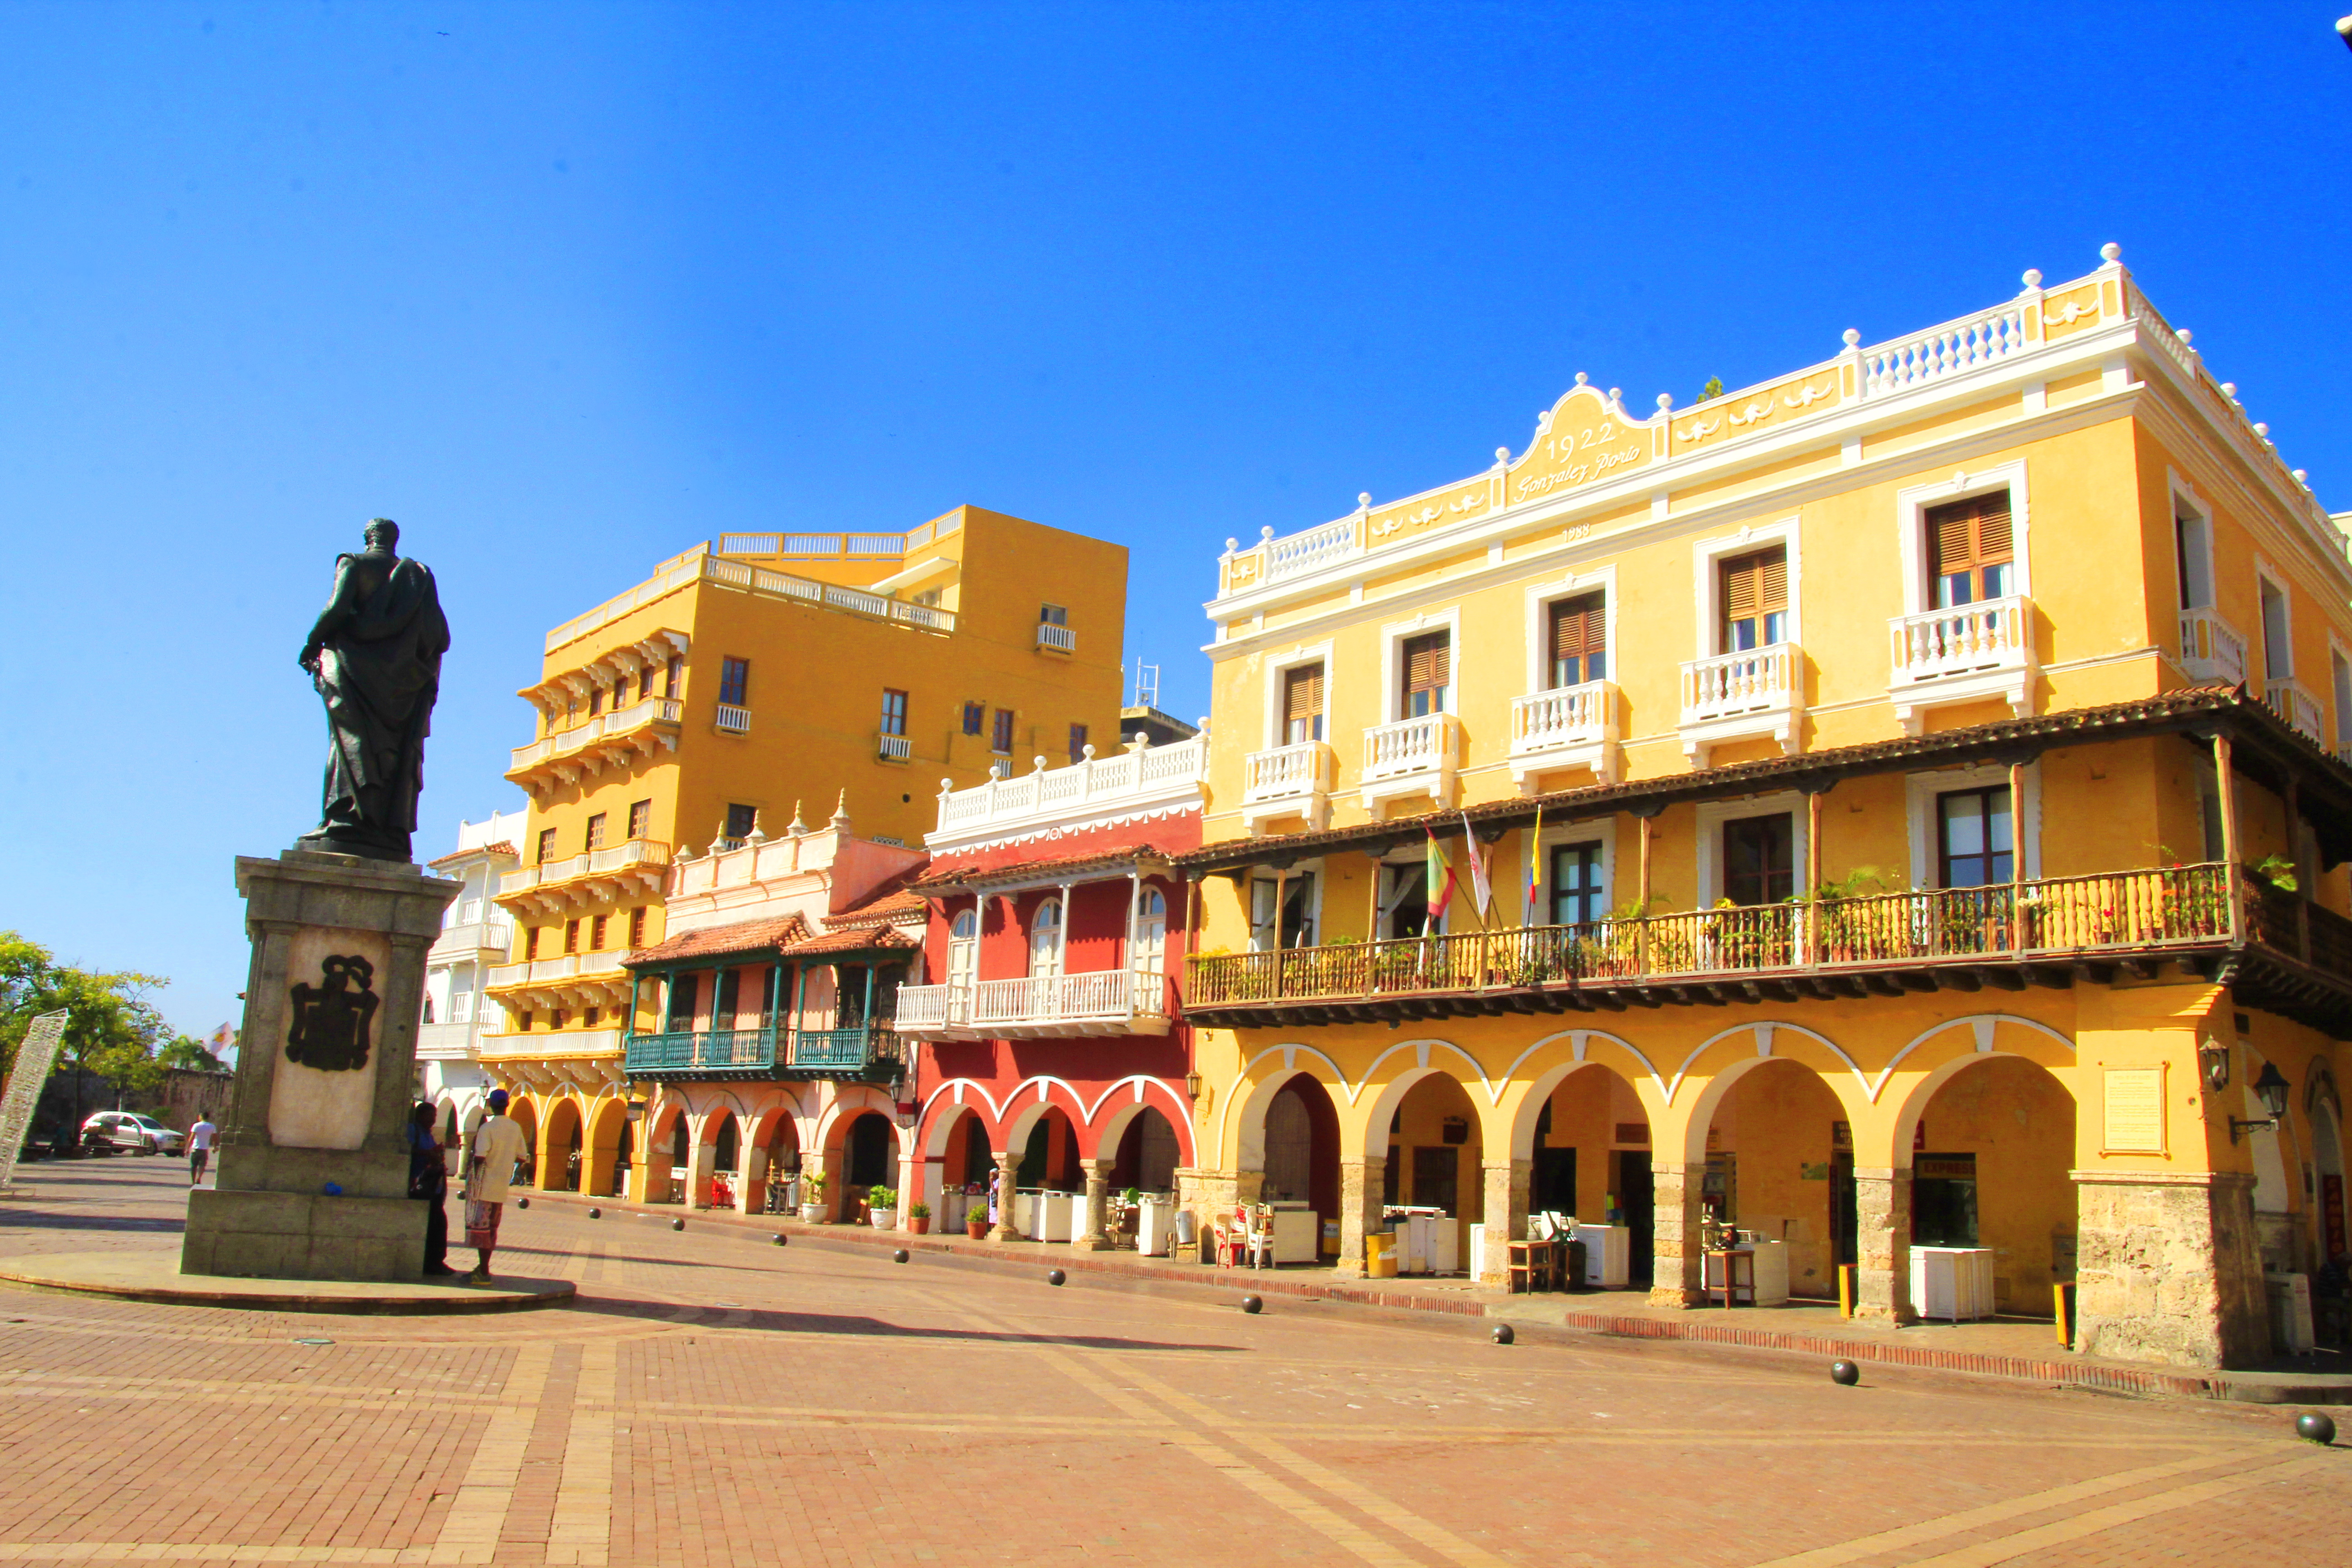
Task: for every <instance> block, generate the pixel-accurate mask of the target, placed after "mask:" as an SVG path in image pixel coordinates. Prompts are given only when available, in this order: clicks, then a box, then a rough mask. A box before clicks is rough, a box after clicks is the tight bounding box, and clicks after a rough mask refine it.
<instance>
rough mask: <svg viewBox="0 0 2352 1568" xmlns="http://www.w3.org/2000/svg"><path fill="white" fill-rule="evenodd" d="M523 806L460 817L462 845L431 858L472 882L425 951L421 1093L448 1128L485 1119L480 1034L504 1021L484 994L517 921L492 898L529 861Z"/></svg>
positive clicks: (486, 1087) (446, 872)
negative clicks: (503, 879)
mask: <svg viewBox="0 0 2352 1568" xmlns="http://www.w3.org/2000/svg"><path fill="white" fill-rule="evenodd" d="M523 815H524V814H523V813H521V812H520V811H508V812H492V813H491V814H490V816H489V818H488V820H487V821H483V822H460V823H458V825H457V848H456V849H454V850H452V851H451V852H450V853H448V854H446V855H444V856H442V857H440V858H438V859H436V860H435V861H433V863H432V868H433V869H434V870H435V871H436V872H438V873H440V874H441V875H442V876H445V877H448V878H451V879H455V880H457V881H459V882H462V883H464V884H465V888H464V890H463V891H462V892H460V893H459V894H458V895H457V898H455V899H454V900H451V901H450V904H449V909H448V912H447V914H446V915H445V916H444V917H443V921H442V928H441V934H440V936H439V937H438V938H436V940H435V942H434V943H433V946H432V949H431V951H430V952H427V953H426V954H425V1016H424V1019H423V1021H422V1026H421V1027H420V1028H419V1029H418V1030H417V1034H416V1079H417V1086H416V1094H417V1098H418V1099H419V1100H430V1101H432V1102H433V1104H434V1105H435V1106H436V1108H438V1109H439V1110H440V1113H441V1114H440V1119H439V1120H440V1125H441V1127H442V1128H443V1130H444V1131H451V1130H455V1129H460V1128H470V1127H472V1126H473V1125H474V1124H475V1123H476V1122H478V1121H480V1120H481V1115H482V1109H483V1106H482V1101H483V1098H484V1097H485V1096H487V1095H488V1093H489V1091H490V1089H491V1088H492V1087H493V1086H492V1082H491V1079H490V1077H489V1075H488V1073H486V1072H484V1071H483V1070H482V1053H481V1040H482V1033H483V1030H484V1029H485V1028H486V1027H487V1028H488V1029H491V1030H493V1031H495V1030H496V1029H497V1028H498V1026H499V1022H500V1015H499V1005H498V1004H497V1003H496V1002H495V1001H493V1000H492V999H491V998H490V997H488V996H487V995H485V994H483V987H484V986H485V985H486V984H488V979H489V971H490V969H491V967H492V966H493V965H496V964H501V963H505V962H506V961H507V952H508V950H509V948H510V947H511V946H513V944H514V921H513V920H512V918H511V917H510V916H509V915H508V913H507V912H506V910H502V909H500V908H499V906H498V905H497V904H496V903H494V902H492V901H491V895H492V894H493V893H495V892H496V891H497V890H498V884H499V877H500V876H502V875H504V874H505V873H506V872H509V871H511V870H513V869H514V868H516V867H517V866H519V865H520V864H521V862H522V856H521V852H520V850H519V849H518V848H517V847H516V846H517V845H518V844H520V842H521V840H522V835H523Z"/></svg>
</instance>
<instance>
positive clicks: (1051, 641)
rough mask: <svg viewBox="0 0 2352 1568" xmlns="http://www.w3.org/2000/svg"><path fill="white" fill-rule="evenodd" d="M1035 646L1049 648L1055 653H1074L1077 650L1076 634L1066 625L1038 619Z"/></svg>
mask: <svg viewBox="0 0 2352 1568" xmlns="http://www.w3.org/2000/svg"><path fill="white" fill-rule="evenodd" d="M1037 646H1038V647H1043V648H1051V649H1053V650H1054V651H1055V653H1076V652H1077V651H1078V634H1077V633H1076V632H1074V631H1072V630H1071V629H1070V628H1069V627H1067V626H1055V625H1054V624H1053V623H1052V622H1051V621H1040V622H1038V623H1037Z"/></svg>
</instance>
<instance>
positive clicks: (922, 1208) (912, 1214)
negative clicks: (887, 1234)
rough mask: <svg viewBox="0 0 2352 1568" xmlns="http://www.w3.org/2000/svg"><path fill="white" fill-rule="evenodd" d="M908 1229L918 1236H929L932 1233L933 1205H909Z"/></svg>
mask: <svg viewBox="0 0 2352 1568" xmlns="http://www.w3.org/2000/svg"><path fill="white" fill-rule="evenodd" d="M907 1228H908V1230H911V1231H913V1232H914V1233H915V1234H916V1235H917V1236H929V1234H930V1233H931V1205H929V1204H908V1205H907Z"/></svg>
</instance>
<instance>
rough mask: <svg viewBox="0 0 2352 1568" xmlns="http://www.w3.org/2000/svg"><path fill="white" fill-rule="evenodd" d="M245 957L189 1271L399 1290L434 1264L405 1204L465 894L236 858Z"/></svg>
mask: <svg viewBox="0 0 2352 1568" xmlns="http://www.w3.org/2000/svg"><path fill="white" fill-rule="evenodd" d="M236 886H237V891H238V892H239V893H241V894H243V895H244V897H245V900H246V931H247V934H248V936H249V937H250V938H251V939H252V942H253V958H252V962H251V963H250V964H249V965H248V967H247V971H246V987H245V994H246V1004H245V1028H244V1032H243V1034H242V1035H241V1036H240V1037H239V1044H238V1050H237V1063H236V1087H235V1089H234V1090H233V1092H232V1095H231V1099H230V1102H229V1109H228V1111H227V1113H226V1115H225V1116H224V1117H223V1118H222V1122H223V1126H222V1128H221V1136H220V1140H219V1150H218V1152H217V1154H216V1156H215V1169H216V1171H217V1172H218V1184H217V1187H216V1188H215V1189H213V1190H205V1189H198V1190H197V1191H194V1192H192V1193H190V1194H188V1224H187V1234H186V1236H185V1237H184V1240H183V1242H182V1245H181V1253H180V1268H181V1271H182V1272H183V1273H186V1274H222V1275H245V1276H253V1277H268V1278H275V1279H371V1280H394V1279H397V1280H407V1279H418V1278H421V1277H422V1275H423V1273H424V1269H425V1205H423V1204H421V1203H417V1202H415V1201H414V1200H412V1199H411V1198H410V1197H409V1196H408V1145H407V1142H406V1140H405V1138H404V1134H403V1132H402V1129H403V1127H404V1125H405V1124H406V1122H407V1121H408V1115H409V1110H410V1107H411V1105H412V1104H413V1100H412V1099H411V1090H412V1088H413V1085H414V1082H415V1072H416V1021H417V1018H418V1016H420V1015H421V1014H422V1012H423V1011H424V987H425V950H426V949H427V948H429V947H430V946H432V944H433V940H434V938H435V937H436V936H437V935H439V934H440V931H441V917H442V912H443V910H446V908H447V907H448V904H449V901H450V900H452V899H454V898H456V897H457V892H458V884H457V883H456V882H453V881H450V880H448V879H445V878H440V877H429V876H426V875H425V874H424V873H422V872H420V871H418V870H417V869H416V868H415V867H413V866H408V865H404V864H399V863H395V862H392V861H384V860H368V859H362V858H360V857H358V856H352V855H331V854H322V853H314V852H310V851H303V850H292V851H289V852H288V853H286V854H284V855H281V856H279V857H278V858H276V859H274V860H265V859H257V858H250V857H245V856H240V857H239V858H238V859H237V862H236Z"/></svg>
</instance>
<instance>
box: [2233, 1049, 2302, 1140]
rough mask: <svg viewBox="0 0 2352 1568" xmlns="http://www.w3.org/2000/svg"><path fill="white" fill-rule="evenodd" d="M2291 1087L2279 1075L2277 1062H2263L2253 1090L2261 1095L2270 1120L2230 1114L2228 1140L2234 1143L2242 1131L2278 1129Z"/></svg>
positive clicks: (2284, 1112)
mask: <svg viewBox="0 0 2352 1568" xmlns="http://www.w3.org/2000/svg"><path fill="white" fill-rule="evenodd" d="M2291 1087H2292V1086H2291V1085H2289V1084H2288V1082H2287V1081H2286V1079H2284V1078H2282V1077H2281V1076H2279V1069H2278V1063H2276V1062H2264V1063H2263V1071H2262V1076H2261V1077H2260V1078H2257V1079H2254V1092H2255V1093H2256V1094H2259V1095H2261V1096H2262V1097H2263V1107H2264V1108H2265V1109H2267V1110H2269V1111H2270V1113H2271V1115H2270V1120H2269V1121H2243V1120H2241V1119H2240V1118H2238V1117H2235V1116H2232V1117H2231V1118H2230V1142H2232V1143H2235V1142H2237V1141H2238V1134H2239V1132H2240V1131H2247V1132H2275V1131H2278V1130H2279V1121H2280V1119H2281V1118H2283V1117H2284V1116H2285V1115H2286V1098H2287V1094H2288V1092H2289V1090H2290V1089H2291Z"/></svg>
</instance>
